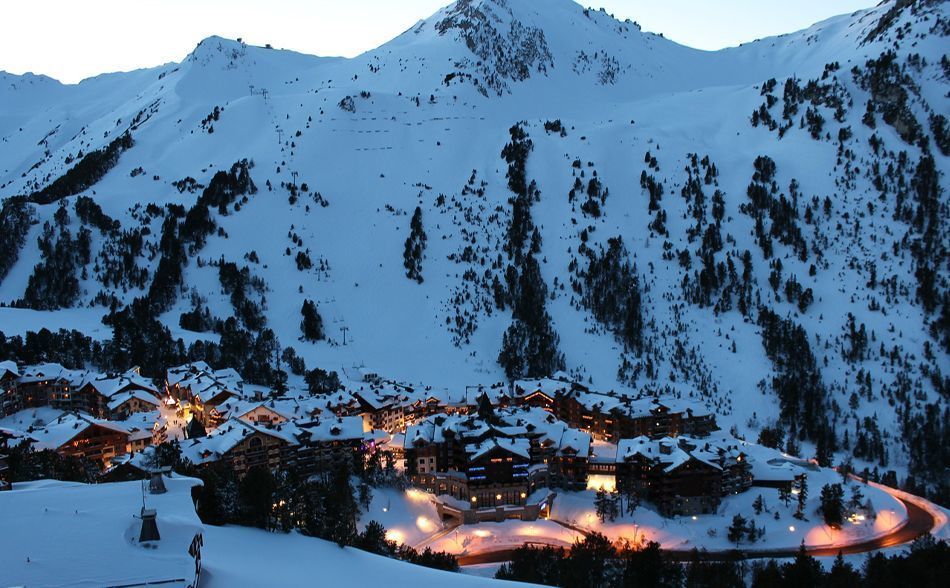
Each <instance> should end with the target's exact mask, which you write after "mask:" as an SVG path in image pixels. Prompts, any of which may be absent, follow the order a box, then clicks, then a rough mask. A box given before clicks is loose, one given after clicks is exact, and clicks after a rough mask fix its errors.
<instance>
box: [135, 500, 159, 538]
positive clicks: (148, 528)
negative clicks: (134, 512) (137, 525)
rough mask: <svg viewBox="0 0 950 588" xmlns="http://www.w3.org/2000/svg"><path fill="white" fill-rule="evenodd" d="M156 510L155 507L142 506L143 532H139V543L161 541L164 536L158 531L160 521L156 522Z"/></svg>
mask: <svg viewBox="0 0 950 588" xmlns="http://www.w3.org/2000/svg"><path fill="white" fill-rule="evenodd" d="M155 516H156V511H155V509H154V508H144V507H143V508H142V515H141V516H140V517H139V518H141V519H142V532H141V533H139V543H145V542H147V541H159V540H161V538H162V536H161V535H159V533H158V523H156V522H155Z"/></svg>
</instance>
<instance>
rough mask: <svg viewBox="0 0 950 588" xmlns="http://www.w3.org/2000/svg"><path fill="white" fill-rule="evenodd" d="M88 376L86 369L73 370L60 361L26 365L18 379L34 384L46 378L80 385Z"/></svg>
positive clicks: (21, 381)
mask: <svg viewBox="0 0 950 588" xmlns="http://www.w3.org/2000/svg"><path fill="white" fill-rule="evenodd" d="M87 376H88V372H86V371H85V370H71V369H68V368H65V367H63V366H62V365H60V364H58V363H39V364H35V365H28V366H24V367H23V370H22V372H21V373H20V378H19V380H18V381H19V382H20V383H21V384H32V383H36V382H42V381H44V380H61V381H63V382H65V383H67V384H68V385H70V386H80V385H82V383H83V381H85V379H86V378H87Z"/></svg>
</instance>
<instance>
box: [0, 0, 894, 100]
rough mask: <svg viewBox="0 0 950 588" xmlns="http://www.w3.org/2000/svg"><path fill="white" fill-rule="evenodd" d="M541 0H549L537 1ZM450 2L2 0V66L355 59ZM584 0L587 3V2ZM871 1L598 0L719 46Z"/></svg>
mask: <svg viewBox="0 0 950 588" xmlns="http://www.w3.org/2000/svg"><path fill="white" fill-rule="evenodd" d="M535 1H539V2H541V1H544V0H535ZM447 3H448V0H399V1H393V0H347V1H345V2H341V1H337V0H334V1H327V0H313V1H306V0H268V1H267V2H260V1H252V0H87V1H84V2H76V1H74V0H32V1H30V2H6V3H4V4H5V5H4V7H3V12H4V18H3V19H0V70H4V71H8V72H11V73H16V74H21V73H24V72H27V71H32V72H34V73H42V74H46V75H50V76H52V77H55V78H57V79H59V80H61V81H64V82H77V81H79V80H81V79H83V78H85V77H89V76H92V75H96V74H99V73H104V72H112V71H126V70H130V69H136V68H140V67H151V66H155V65H160V64H162V63H166V62H169V61H180V60H181V59H182V58H183V57H184V56H185V55H186V54H187V53H188V52H189V51H190V50H191V49H192V48H193V47H194V46H195V45H196V44H197V43H198V41H200V40H201V39H203V38H205V37H208V36H210V35H220V36H223V37H230V38H237V37H242V38H243V39H244V40H245V41H247V42H248V43H251V44H256V45H263V44H265V43H271V44H272V45H273V46H274V47H279V48H284V49H293V50H296V51H300V52H303V53H311V54H315V55H343V56H347V57H351V56H354V55H358V54H359V53H362V52H363V51H367V50H369V49H373V48H374V47H377V46H378V45H380V44H382V43H384V42H386V41H388V40H389V39H391V38H393V37H395V36H396V35H398V34H399V33H401V32H403V31H405V30H406V29H408V28H409V27H411V26H412V25H413V24H414V23H415V22H417V21H418V20H420V19H423V18H426V17H427V16H429V15H431V14H432V13H433V12H435V11H436V10H438V9H439V8H441V7H442V6H443V5H445V4H447ZM582 4H583V3H582ZM874 4H876V2H875V1H874V0H798V1H796V2H788V1H783V0H717V1H716V2H710V1H706V0H663V1H662V2H657V1H656V0H600V1H599V2H596V3H594V4H593V5H592V6H593V7H595V8H597V7H600V6H603V7H604V8H605V9H606V10H607V11H608V12H610V13H612V14H613V15H614V16H616V17H617V18H620V19H624V18H630V19H631V20H635V21H637V22H639V23H640V24H641V25H642V26H643V29H644V30H646V31H650V32H656V33H663V34H664V35H665V36H666V37H667V38H670V39H672V40H674V41H677V42H679V43H682V44H684V45H689V46H691V47H696V48H699V49H707V50H715V49H721V48H723V47H729V46H734V45H738V44H739V43H743V42H746V41H752V40H755V39H758V38H761V37H767V36H771V35H776V34H781V33H786V32H791V31H795V30H798V29H802V28H805V27H807V26H809V25H811V24H813V23H815V22H817V21H820V20H823V19H826V18H828V17H831V16H834V15H838V14H845V13H850V12H853V11H855V10H859V9H862V8H868V7H870V6H873V5H874Z"/></svg>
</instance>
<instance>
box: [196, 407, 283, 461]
mask: <svg viewBox="0 0 950 588" xmlns="http://www.w3.org/2000/svg"><path fill="white" fill-rule="evenodd" d="M299 432H300V429H299V428H298V427H297V426H296V425H294V424H292V423H284V424H282V425H277V426H275V427H262V426H258V425H254V424H251V423H247V422H244V421H242V420H240V419H236V418H231V419H228V420H227V421H225V422H224V423H222V424H221V426H220V427H218V428H217V429H215V430H214V431H212V432H210V433H208V435H207V436H206V437H198V438H196V439H190V440H188V441H185V442H183V443H182V444H181V454H182V457H184V458H186V459H188V460H189V461H191V462H192V463H194V464H202V463H208V462H212V461H217V460H218V459H220V458H221V456H223V455H225V454H227V453H228V452H229V451H231V450H232V449H234V448H235V447H236V446H237V445H238V444H239V443H241V441H243V440H244V439H245V438H246V437H248V436H249V435H252V434H254V433H261V434H263V435H268V436H270V437H274V438H276V439H280V440H281V441H284V442H286V443H288V444H290V445H297V444H298V443H297V434H299Z"/></svg>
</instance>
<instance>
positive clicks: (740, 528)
mask: <svg viewBox="0 0 950 588" xmlns="http://www.w3.org/2000/svg"><path fill="white" fill-rule="evenodd" d="M746 525H747V521H746V519H745V517H744V516H742V515H740V514H737V515H735V516H734V517H732V524H731V525H729V529H728V535H727V537H728V538H729V541H730V542H732V543H735V544H736V547H739V542H740V541H742V538H743V537H745V535H746Z"/></svg>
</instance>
